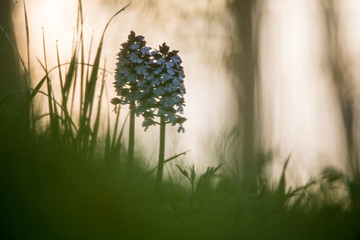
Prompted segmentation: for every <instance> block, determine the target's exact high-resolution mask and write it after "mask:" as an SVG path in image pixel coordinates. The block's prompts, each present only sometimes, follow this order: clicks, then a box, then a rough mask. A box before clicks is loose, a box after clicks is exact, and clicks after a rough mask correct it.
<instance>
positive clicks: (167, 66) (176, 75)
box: [139, 43, 186, 132]
mask: <svg viewBox="0 0 360 240" xmlns="http://www.w3.org/2000/svg"><path fill="white" fill-rule="evenodd" d="M159 48H160V50H154V51H152V52H151V56H152V59H151V60H150V62H149V64H148V72H147V73H148V75H147V76H146V77H145V78H144V79H142V81H144V83H143V84H142V85H143V86H144V89H146V90H144V92H146V94H144V95H143V97H142V98H141V99H140V100H139V107H141V108H142V109H144V112H143V114H142V115H143V117H144V118H145V121H144V122H143V126H144V127H145V129H147V128H148V127H149V126H150V125H153V124H155V121H154V117H155V116H159V117H163V118H164V121H165V122H166V123H171V124H172V125H173V126H174V125H176V124H178V125H179V128H178V132H184V131H185V130H184V128H183V125H182V124H183V123H184V122H185V121H186V118H183V117H181V116H180V114H183V112H184V106H185V101H184V94H185V92H186V89H185V86H184V78H185V74H184V69H183V67H182V66H181V63H182V60H181V58H180V57H179V56H178V52H179V51H176V50H173V51H169V49H170V48H169V47H168V46H167V45H166V43H163V44H162V45H160V46H159Z"/></svg>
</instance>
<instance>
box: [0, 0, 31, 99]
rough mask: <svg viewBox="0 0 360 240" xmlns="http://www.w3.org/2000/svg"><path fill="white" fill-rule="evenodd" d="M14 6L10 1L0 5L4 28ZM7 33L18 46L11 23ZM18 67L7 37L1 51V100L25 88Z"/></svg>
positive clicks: (2, 2) (1, 21)
mask: <svg viewBox="0 0 360 240" xmlns="http://www.w3.org/2000/svg"><path fill="white" fill-rule="evenodd" d="M12 6H13V3H12V1H10V0H2V1H1V3H0V25H1V26H2V27H4V26H5V24H6V22H7V20H8V18H9V15H10V10H11V8H12ZM17 7H19V6H17ZM6 32H7V34H8V36H9V37H10V38H11V39H12V41H13V43H14V44H16V41H15V37H14V30H13V25H12V23H11V21H10V22H9V24H8V26H7V29H6ZM2 33H3V31H2V30H1V34H2ZM18 67H19V64H18V59H17V57H16V55H15V51H14V49H13V48H12V46H11V44H10V43H9V40H8V39H7V37H5V39H4V42H3V45H2V47H1V49H0V86H1V87H0V99H1V98H3V97H4V96H5V95H7V94H9V93H11V92H14V91H15V90H17V89H19V88H21V87H24V86H25V84H23V82H22V79H21V77H20V74H19V71H17V69H18Z"/></svg>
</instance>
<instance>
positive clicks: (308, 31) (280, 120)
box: [0, 0, 360, 185]
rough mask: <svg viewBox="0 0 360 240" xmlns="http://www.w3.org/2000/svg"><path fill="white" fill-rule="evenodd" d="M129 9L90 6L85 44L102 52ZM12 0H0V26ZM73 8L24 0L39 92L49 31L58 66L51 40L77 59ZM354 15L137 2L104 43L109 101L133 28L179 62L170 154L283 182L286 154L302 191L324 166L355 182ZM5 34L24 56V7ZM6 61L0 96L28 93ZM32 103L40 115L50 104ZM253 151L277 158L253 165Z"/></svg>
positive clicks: (86, 6) (108, 0)
mask: <svg viewBox="0 0 360 240" xmlns="http://www.w3.org/2000/svg"><path fill="white" fill-rule="evenodd" d="M128 3H129V2H128V1H116V0H86V1H83V12H84V39H85V45H86V47H89V46H90V42H91V39H92V38H93V44H94V45H95V46H96V44H97V43H98V41H99V39H100V37H101V33H102V29H103V28H104V26H105V24H106V22H107V21H108V19H109V18H110V17H111V16H112V15H113V14H114V13H115V12H116V11H117V10H118V9H120V8H122V7H124V6H125V5H126V4H128ZM12 5H13V1H10V0H2V1H1V7H0V11H1V14H0V21H1V23H3V22H5V21H6V17H7V16H8V15H9V12H10V9H11V6H12ZM77 6H78V2H77V1H71V0H52V1H50V0H31V1H26V9H27V16H28V24H29V30H30V39H29V40H30V41H29V43H30V58H31V59H30V60H31V68H30V70H31V76H32V79H33V83H32V84H33V85H35V84H36V82H37V81H39V80H40V79H41V77H42V76H43V75H44V72H43V69H42V68H41V67H40V65H39V64H38V62H37V60H36V58H39V59H40V60H43V55H44V54H43V35H42V34H43V33H42V31H44V36H45V42H46V51H47V58H48V65H49V67H53V66H56V61H57V60H56V42H58V47H59V50H60V58H61V59H62V60H65V61H66V60H67V61H70V58H71V50H72V43H73V39H74V32H75V27H76V17H77ZM359 11H360V3H359V2H358V1H356V0H342V1H340V0H338V1H337V0H318V1H313V0H292V1H288V0H253V1H231V0H211V1H208V0H197V1H191V0H188V1H175V0H168V1H161V0H149V1H140V0H134V1H131V5H130V6H129V7H128V8H127V9H126V11H124V12H123V13H122V14H120V15H119V16H117V17H116V18H115V19H114V21H113V22H112V23H111V24H110V26H109V28H108V30H107V33H106V37H105V42H104V52H103V56H104V59H105V60H104V59H103V60H102V61H106V69H107V70H108V71H109V73H108V74H107V76H106V86H107V92H108V96H109V99H110V98H112V97H114V96H115V91H114V89H113V87H112V82H113V79H114V76H113V74H112V73H111V72H113V70H114V68H115V63H116V54H117V52H118V51H119V48H120V44H121V43H122V42H124V41H126V39H127V35H128V34H129V32H130V31H131V30H134V31H135V32H136V33H137V34H141V35H143V36H145V39H146V41H147V42H148V45H149V46H152V47H153V48H157V47H158V45H159V44H161V43H162V42H166V43H167V44H168V45H169V46H170V47H171V49H177V50H179V51H180V53H179V55H180V56H181V57H182V59H183V66H184V69H185V74H186V78H185V85H186V88H187V94H186V108H185V117H187V119H188V120H187V122H186V123H185V125H184V126H185V129H186V132H185V134H177V133H176V128H174V129H172V128H168V131H167V135H168V136H167V146H168V147H167V153H166V155H168V156H171V155H174V154H176V153H179V152H183V151H187V150H190V152H189V153H188V154H187V155H186V157H185V158H183V161H184V162H185V163H187V164H192V163H194V164H195V165H196V166H197V167H198V168H202V169H204V168H205V167H206V166H208V165H212V164H214V163H218V162H225V163H226V164H225V169H226V168H227V169H228V170H229V171H230V170H231V169H232V168H233V166H235V167H236V168H239V169H241V171H242V172H243V175H244V176H245V175H246V174H250V175H251V174H252V172H253V171H258V170H257V169H261V170H264V171H266V174H267V175H268V177H269V179H276V178H278V177H279V176H280V172H281V169H282V166H283V164H284V161H285V158H286V157H287V156H288V155H289V154H291V161H290V163H289V167H288V175H289V180H290V182H291V183H292V184H297V185H298V184H304V183H305V182H306V181H308V179H309V178H310V177H311V176H314V175H317V174H318V173H319V172H320V171H321V170H322V169H323V168H324V167H327V166H333V167H335V168H337V169H339V170H341V171H344V172H346V173H348V174H349V175H351V172H352V171H356V170H359V167H358V162H359V157H358V151H357V144H358V137H359V134H358V131H357V129H358V120H359V111H358V107H359V104H358V96H359V94H358V92H359V90H360V88H359V86H358V84H359V83H358V82H359V81H358V79H359V71H358V67H357V66H358V65H359V60H360V55H359V54H360V45H359V44H358V43H359V42H360V41H359V40H360V20H359V18H360V15H359V14H358V12H359ZM9 29H10V34H12V36H13V37H14V38H13V40H14V44H16V45H17V47H18V49H19V53H20V55H21V56H23V59H25V61H26V60H27V52H26V31H25V20H24V9H23V1H18V3H17V4H16V5H15V8H14V12H13V14H12V24H11V25H10V27H9ZM7 44H8V43H7ZM9 49H10V48H6V50H4V49H2V51H10V50H9ZM93 55H94V53H93ZM4 56H8V57H4ZM0 61H1V62H0V63H1V64H0V66H1V68H0V71H1V73H0V75H4V76H11V79H13V80H12V81H7V79H4V78H2V79H1V88H0V96H4V95H5V93H7V92H9V91H14V90H15V89H18V88H22V87H25V86H24V83H22V82H21V81H20V80H19V81H17V79H20V78H19V77H16V76H13V75H14V74H16V72H15V71H10V69H12V66H15V65H18V64H19V63H18V62H17V60H15V58H13V54H10V53H9V54H8V55H7V54H2V55H1V58H0ZM7 71H9V72H7ZM53 78H56V76H53ZM37 101H38V103H39V104H38V106H39V111H41V108H42V102H44V100H42V99H41V98H39V99H37ZM14 104H16V103H14ZM45 105H46V104H44V106H45ZM44 111H46V109H45V107H44ZM124 111H127V110H126V108H125V110H124ZM114 119H115V114H114V117H113V120H114ZM43 121H44V123H43V124H44V125H46V119H44V120H43ZM141 121H142V120H141V119H137V125H138V127H137V132H136V146H137V147H138V148H141V149H142V150H143V151H145V152H146V156H147V161H149V162H150V163H151V162H154V163H155V161H156V159H157V150H158V147H157V142H158V141H157V137H158V134H157V133H158V129H157V127H152V128H150V129H149V130H148V131H147V132H143V131H142V128H141ZM125 138H126V137H125ZM255 154H262V155H264V156H269V155H271V160H269V161H267V160H264V162H255V161H253V160H252V159H254V158H255V157H254V155H255ZM263 158H264V159H268V158H267V157H263ZM259 166H260V167H259ZM245 177H246V176H245Z"/></svg>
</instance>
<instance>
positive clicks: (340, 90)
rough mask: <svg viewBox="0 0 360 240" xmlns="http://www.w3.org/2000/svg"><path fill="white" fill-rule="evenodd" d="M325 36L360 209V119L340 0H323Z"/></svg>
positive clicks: (355, 199)
mask: <svg viewBox="0 0 360 240" xmlns="http://www.w3.org/2000/svg"><path fill="white" fill-rule="evenodd" d="M320 3H321V7H322V11H323V19H324V26H325V30H326V31H325V33H326V37H325V38H324V39H325V42H324V45H325V47H326V49H325V50H326V54H327V55H326V58H327V61H328V66H329V72H330V77H331V81H332V83H333V85H334V87H335V90H336V97H337V99H338V101H339V106H340V111H341V116H342V121H343V126H344V132H345V135H346V144H347V160H348V168H349V171H350V174H351V175H352V176H351V177H352V181H351V182H349V187H350V194H351V197H352V200H353V203H354V204H356V206H355V207H357V208H358V210H360V166H359V150H358V146H357V145H358V142H357V141H356V139H357V138H358V137H359V136H358V135H356V128H357V126H356V125H355V122H356V121H357V120H358V119H357V118H356V115H355V107H357V106H355V102H356V99H355V94H356V92H354V89H353V81H354V79H353V78H352V76H351V72H350V71H351V69H349V67H348V66H350V64H349V56H347V53H346V51H345V49H344V48H343V46H344V43H343V42H344V41H343V40H344V39H341V37H342V36H343V34H342V33H341V29H340V27H339V26H340V19H339V18H340V17H339V12H338V11H339V5H338V4H340V3H339V1H334V0H326V1H325V0H324V1H323V0H320Z"/></svg>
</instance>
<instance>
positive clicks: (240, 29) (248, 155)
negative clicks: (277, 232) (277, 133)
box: [228, 0, 260, 186]
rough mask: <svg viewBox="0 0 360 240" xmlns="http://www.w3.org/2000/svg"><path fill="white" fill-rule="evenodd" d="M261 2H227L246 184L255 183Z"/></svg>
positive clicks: (240, 163)
mask: <svg viewBox="0 0 360 240" xmlns="http://www.w3.org/2000/svg"><path fill="white" fill-rule="evenodd" d="M258 4H259V1H258V0H233V1H230V2H229V3H228V8H229V10H230V11H231V13H232V15H233V18H234V20H235V24H236V29H235V30H236V32H235V38H234V39H233V42H232V46H231V49H232V52H231V54H230V56H229V58H228V60H229V62H228V67H229V68H230V71H231V72H232V73H233V75H234V82H233V83H234V85H235V86H236V87H237V92H238V93H239V94H238V101H239V108H240V112H239V125H240V131H241V133H242V139H241V141H242V142H241V153H240V159H238V161H240V162H238V163H237V164H238V171H239V174H240V175H242V176H241V177H242V178H243V180H244V182H245V184H246V185H249V186H254V184H256V177H257V172H258V170H259V169H257V168H258V167H259V166H258V165H257V164H256V162H255V161H256V159H255V149H256V125H257V124H256V121H257V120H256V112H255V110H256V107H255V105H256V103H257V101H256V99H255V98H256V86H257V84H256V81H257V42H258V40H257V36H258V24H259V21H260V19H259V18H260V16H259V15H258V14H257V7H258Z"/></svg>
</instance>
